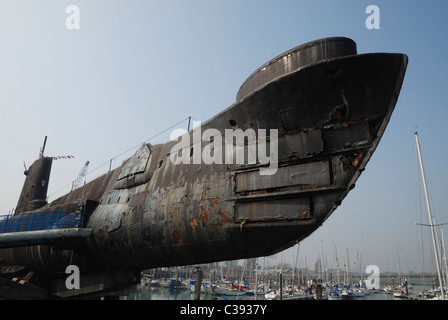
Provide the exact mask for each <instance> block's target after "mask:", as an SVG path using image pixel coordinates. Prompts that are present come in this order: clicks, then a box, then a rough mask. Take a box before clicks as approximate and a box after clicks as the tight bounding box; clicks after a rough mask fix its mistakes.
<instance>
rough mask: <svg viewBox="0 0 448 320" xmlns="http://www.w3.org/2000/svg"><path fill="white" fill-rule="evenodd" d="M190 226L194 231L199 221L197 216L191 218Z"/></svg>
mask: <svg viewBox="0 0 448 320" xmlns="http://www.w3.org/2000/svg"><path fill="white" fill-rule="evenodd" d="M190 226H191V227H192V228H193V231H194V230H195V229H196V227H197V226H198V221H197V220H196V219H195V218H192V219H190Z"/></svg>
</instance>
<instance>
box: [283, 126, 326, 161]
mask: <svg viewBox="0 0 448 320" xmlns="http://www.w3.org/2000/svg"><path fill="white" fill-rule="evenodd" d="M323 149H324V143H323V140H322V133H321V131H320V130H312V131H304V132H299V133H297V134H288V135H284V136H282V137H281V138H280V139H279V140H278V154H279V159H282V158H288V157H299V158H304V157H310V156H315V155H317V154H319V153H321V152H322V151H323Z"/></svg>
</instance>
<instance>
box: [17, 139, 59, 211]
mask: <svg viewBox="0 0 448 320" xmlns="http://www.w3.org/2000/svg"><path fill="white" fill-rule="evenodd" d="M46 141H47V137H45V140H44V145H43V147H42V149H41V151H40V154H39V158H38V159H37V160H36V161H34V163H33V164H32V165H31V166H30V167H29V168H28V169H26V170H25V172H24V174H25V176H26V178H25V182H24V183H23V187H22V192H21V194H20V197H19V201H18V202H17V206H16V210H15V213H24V212H29V211H33V210H36V209H39V208H41V207H43V206H45V205H46V204H47V191H48V182H49V180H50V173H51V165H52V164H53V158H52V157H44V155H43V154H44V150H45V144H46Z"/></svg>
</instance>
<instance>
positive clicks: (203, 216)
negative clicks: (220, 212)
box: [200, 213, 208, 223]
mask: <svg viewBox="0 0 448 320" xmlns="http://www.w3.org/2000/svg"><path fill="white" fill-rule="evenodd" d="M200 218H201V221H202V223H205V221H207V219H208V214H206V213H202V214H201V215H200Z"/></svg>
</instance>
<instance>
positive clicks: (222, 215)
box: [218, 209, 232, 224]
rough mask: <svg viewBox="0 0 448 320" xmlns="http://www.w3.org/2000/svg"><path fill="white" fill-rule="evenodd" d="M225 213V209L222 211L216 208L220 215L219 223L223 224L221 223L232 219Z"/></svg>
mask: <svg viewBox="0 0 448 320" xmlns="http://www.w3.org/2000/svg"><path fill="white" fill-rule="evenodd" d="M225 213H226V210H224V212H223V211H221V209H219V210H218V214H219V215H220V216H221V221H219V222H218V223H219V224H223V223H226V222H229V221H230V220H232V219H230V218H229V217H228V216H226V215H225Z"/></svg>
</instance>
